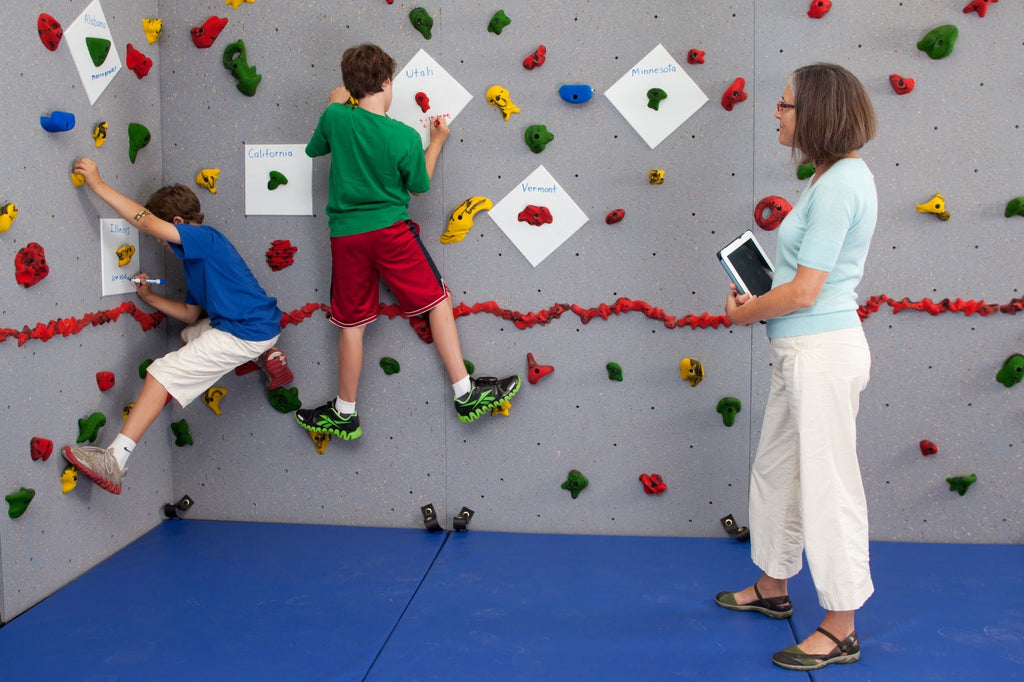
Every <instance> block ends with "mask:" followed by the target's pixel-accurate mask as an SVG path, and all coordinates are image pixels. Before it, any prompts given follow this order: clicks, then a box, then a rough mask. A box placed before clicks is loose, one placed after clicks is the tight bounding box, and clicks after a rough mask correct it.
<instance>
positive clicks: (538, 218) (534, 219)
mask: <svg viewBox="0 0 1024 682" xmlns="http://www.w3.org/2000/svg"><path fill="white" fill-rule="evenodd" d="M519 222H521V223H529V224H530V225H534V226H540V225H544V224H545V223H551V222H554V218H552V217H551V211H550V210H548V207H547V206H534V205H533V204H529V205H527V207H526V208H524V209H523V210H522V211H520V212H519Z"/></svg>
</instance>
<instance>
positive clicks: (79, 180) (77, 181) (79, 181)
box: [71, 173, 85, 187]
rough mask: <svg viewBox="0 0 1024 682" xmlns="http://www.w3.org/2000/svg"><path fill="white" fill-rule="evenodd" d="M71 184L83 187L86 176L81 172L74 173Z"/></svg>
mask: <svg viewBox="0 0 1024 682" xmlns="http://www.w3.org/2000/svg"><path fill="white" fill-rule="evenodd" d="M71 184H72V185H74V186H75V187H81V186H82V185H84V184H85V176H84V175H82V174H81V173H72V174H71Z"/></svg>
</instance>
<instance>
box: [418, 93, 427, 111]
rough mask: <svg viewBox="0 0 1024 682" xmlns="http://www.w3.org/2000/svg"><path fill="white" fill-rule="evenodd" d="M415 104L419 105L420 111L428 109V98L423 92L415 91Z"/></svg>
mask: <svg viewBox="0 0 1024 682" xmlns="http://www.w3.org/2000/svg"><path fill="white" fill-rule="evenodd" d="M416 104H417V105H418V106H419V108H420V111H422V112H423V113H424V114H425V113H427V111H428V110H429V109H430V98H429V97H427V94H426V93H425V92H417V93H416Z"/></svg>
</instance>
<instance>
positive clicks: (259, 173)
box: [245, 144, 313, 215]
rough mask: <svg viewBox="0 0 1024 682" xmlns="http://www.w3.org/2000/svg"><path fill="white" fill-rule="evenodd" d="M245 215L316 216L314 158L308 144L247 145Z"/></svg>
mask: <svg viewBox="0 0 1024 682" xmlns="http://www.w3.org/2000/svg"><path fill="white" fill-rule="evenodd" d="M271 173H273V174H274V175H271ZM277 174H280V175H277ZM281 176H283V177H284V179H285V180H287V182H286V183H281ZM271 187H273V189H271ZM245 214H246V215H313V159H311V158H310V157H308V156H306V145H304V144H247V145H245Z"/></svg>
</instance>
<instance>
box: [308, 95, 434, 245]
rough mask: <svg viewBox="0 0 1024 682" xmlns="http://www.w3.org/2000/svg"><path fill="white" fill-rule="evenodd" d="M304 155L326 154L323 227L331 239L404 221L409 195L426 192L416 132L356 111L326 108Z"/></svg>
mask: <svg viewBox="0 0 1024 682" xmlns="http://www.w3.org/2000/svg"><path fill="white" fill-rule="evenodd" d="M306 154H307V155H308V156H311V157H315V156H323V155H324V154H330V155H331V175H330V185H329V188H328V193H327V223H328V226H329V227H330V229H331V236H332V237H344V236H347V235H352V234H360V233H363V232H372V231H373V230H379V229H381V228H384V227H389V226H391V225H394V224H395V223H397V222H399V221H402V220H408V219H409V193H410V192H413V193H416V194H422V193H423V192H426V191H427V190H429V189H430V176H429V175H427V165H426V161H425V160H424V157H423V144H422V142H421V138H420V135H419V133H417V132H416V131H415V130H413V129H412V128H410V127H409V126H407V125H405V124H404V123H402V122H401V121H396V120H394V119H390V118H388V117H387V116H380V115H378V114H374V113H371V112H368V111H366V110H365V109H361V108H359V107H353V106H349V105H343V104H330V105H328V107H327V108H326V109H325V110H324V113H323V114H321V116H320V121H319V122H318V123H317V125H316V130H315V131H314V132H313V137H312V138H311V139H310V141H309V144H307V145H306Z"/></svg>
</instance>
